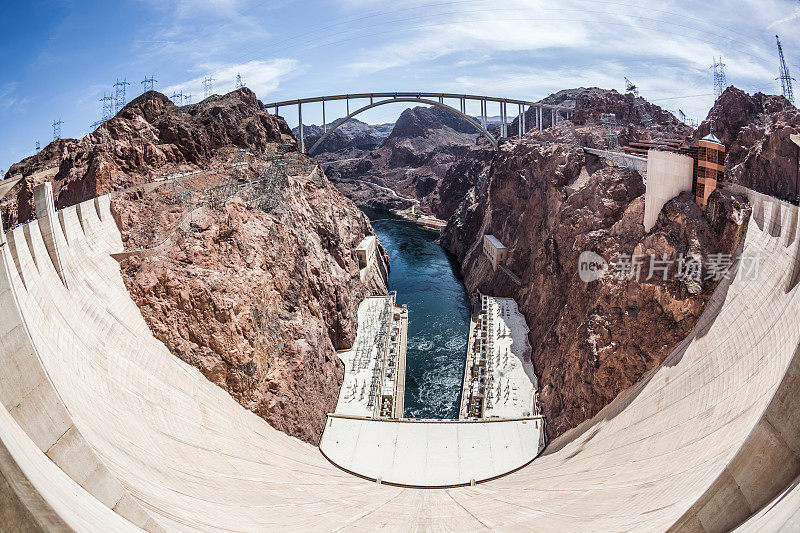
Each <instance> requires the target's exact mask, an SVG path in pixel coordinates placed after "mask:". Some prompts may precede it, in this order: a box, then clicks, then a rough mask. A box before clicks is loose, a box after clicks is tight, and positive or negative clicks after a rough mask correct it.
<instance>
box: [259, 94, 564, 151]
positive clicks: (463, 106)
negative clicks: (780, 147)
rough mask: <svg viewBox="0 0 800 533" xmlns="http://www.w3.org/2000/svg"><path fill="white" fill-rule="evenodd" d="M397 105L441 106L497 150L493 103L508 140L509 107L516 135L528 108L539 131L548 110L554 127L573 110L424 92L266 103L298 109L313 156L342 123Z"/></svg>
mask: <svg viewBox="0 0 800 533" xmlns="http://www.w3.org/2000/svg"><path fill="white" fill-rule="evenodd" d="M336 100H344V101H345V102H346V106H347V107H346V109H347V112H346V113H345V116H344V117H342V118H340V119H339V120H337V121H336V122H335V123H333V124H332V125H331V127H330V128H328V123H327V121H326V120H325V103H326V102H331V101H336ZM351 100H355V101H358V103H359V104H361V106H360V107H358V108H357V109H356V110H355V111H352V112H351V111H350V101H351ZM367 100H369V103H365V101H367ZM398 102H405V103H417V104H423V105H431V106H435V107H438V108H440V109H444V110H445V111H448V112H450V113H452V114H453V115H455V116H457V117H459V118H461V119H463V120H464V121H466V122H468V123H469V124H471V125H472V126H473V127H474V128H475V129H476V130H477V131H478V132H479V133H480V134H482V135H483V136H484V137H486V138H487V139H488V140H489V142H491V143H492V146H494V147H495V148H497V146H498V139H497V138H496V137H495V136H494V135H493V134H492V133H490V132H489V128H488V112H487V109H488V107H489V105H490V104H496V105H497V107H498V109H499V113H498V114H499V115H500V137H501V138H504V137H508V136H509V133H508V129H509V128H508V127H509V125H511V122H512V121H513V119H512V121H509V114H508V111H509V109H508V108H509V106H511V110H512V112H513V110H514V106H516V111H517V112H516V113H514V114H512V115H511V116H514V115H516V116H517V119H518V120H517V135H520V136H522V135H523V134H524V133H526V132H527V131H528V130H529V129H530V128H529V127H528V124H526V116H525V114H526V112H527V110H528V109H531V108H532V109H535V110H536V114H535V122H536V124H534V125H532V126H533V127H535V128H536V129H539V130H541V129H542V128H543V122H544V120H543V117H544V112H545V110H548V111H549V112H550V123H551V124H555V123H557V122H558V121H559V120H561V119H565V118H569V117H570V116H571V115H572V111H573V110H572V108H569V107H565V106H560V105H552V104H542V103H538V102H531V101H528V100H516V99H513V98H499V97H494V96H481V95H476V94H456V93H425V92H394V93H356V94H337V95H331V96H317V97H313V98H300V99H297V100H284V101H282V102H271V103H268V104H265V106H266V108H267V109H268V110H269V109H272V110H274V113H275V114H276V115H278V114H280V108H282V107H290V106H297V118H298V123H299V130H300V135H299V137H300V150H301V151H302V152H306V153H308V154H312V153H313V152H314V150H316V149H317V148H318V147H319V146H320V145H321V144H322V143H323V142H325V139H327V138H328V137H329V136H330V134H331V133H333V132H334V131H336V130H337V129H338V128H339V127H340V126H341V125H342V124H344V123H345V122H347V121H348V120H350V119H351V118H353V117H355V116H356V115H359V114H361V113H363V112H364V111H367V110H369V109H372V108H374V107H378V106H381V105H386V104H394V103H398ZM468 102H478V103H480V115H479V116H478V118H477V120H476V118H475V117H472V116H470V115H468V114H467V103H468ZM313 103H321V104H322V131H323V134H322V137H320V138H319V139H317V141H316V142H315V143H314V144H313V146H311V148H310V149H309V150H306V144H305V136H304V134H303V104H313ZM451 104H455V105H457V106H458V107H454V106H453V105H451Z"/></svg>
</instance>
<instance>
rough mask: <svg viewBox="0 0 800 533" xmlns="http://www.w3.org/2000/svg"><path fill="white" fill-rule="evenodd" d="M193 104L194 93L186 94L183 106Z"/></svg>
mask: <svg viewBox="0 0 800 533" xmlns="http://www.w3.org/2000/svg"><path fill="white" fill-rule="evenodd" d="M191 103H192V93H186V94H184V95H183V105H186V104H191Z"/></svg>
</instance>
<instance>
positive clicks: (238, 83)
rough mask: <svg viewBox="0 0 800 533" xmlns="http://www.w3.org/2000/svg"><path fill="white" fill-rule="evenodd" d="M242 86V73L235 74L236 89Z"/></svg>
mask: <svg viewBox="0 0 800 533" xmlns="http://www.w3.org/2000/svg"><path fill="white" fill-rule="evenodd" d="M242 87H244V82H243V81H242V75H241V74H238V73H237V74H236V89H237V90H239V89H241V88H242Z"/></svg>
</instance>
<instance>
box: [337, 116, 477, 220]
mask: <svg viewBox="0 0 800 533" xmlns="http://www.w3.org/2000/svg"><path fill="white" fill-rule="evenodd" d="M491 156H492V149H491V146H490V145H489V144H488V142H485V141H483V140H482V139H480V138H479V136H478V134H477V132H476V131H475V128H474V127H473V126H471V125H470V124H468V123H467V122H465V121H463V120H461V119H460V118H458V117H456V116H454V115H452V114H451V113H449V112H448V111H445V110H443V109H439V108H437V107H430V108H428V107H415V108H411V109H406V110H405V111H403V113H402V114H401V115H400V117H399V118H398V119H397V122H396V123H395V125H394V128H393V129H392V133H391V135H389V137H388V138H387V139H386V141H385V142H384V143H383V144H382V145H381V146H380V147H379V148H377V149H375V150H373V151H371V152H369V153H367V154H366V155H364V156H363V158H353V157H351V154H349V153H345V154H344V156H343V157H340V158H337V157H334V156H331V155H330V154H328V155H326V156H325V159H326V162H325V163H324V165H325V172H326V174H327V175H328V176H329V177H330V179H331V181H333V182H334V183H335V184H336V186H337V187H338V188H339V190H341V191H342V192H344V194H345V195H347V196H348V197H349V198H351V199H353V200H354V201H355V202H356V203H358V204H361V205H367V206H369V207H373V208H382V209H387V208H388V209H404V208H408V207H410V206H412V205H414V204H416V203H419V206H420V208H421V210H422V211H423V212H425V213H430V214H433V215H434V216H436V217H438V218H440V219H447V218H449V217H450V215H452V213H453V212H454V211H455V209H456V207H458V204H459V203H460V202H461V199H462V198H463V197H464V194H466V192H467V190H469V188H470V187H471V186H472V185H474V184H475V179H476V176H477V175H479V174H480V173H481V172H482V171H483V170H484V169H485V168H486V167H488V162H489V160H490V159H491ZM462 161H463V163H462Z"/></svg>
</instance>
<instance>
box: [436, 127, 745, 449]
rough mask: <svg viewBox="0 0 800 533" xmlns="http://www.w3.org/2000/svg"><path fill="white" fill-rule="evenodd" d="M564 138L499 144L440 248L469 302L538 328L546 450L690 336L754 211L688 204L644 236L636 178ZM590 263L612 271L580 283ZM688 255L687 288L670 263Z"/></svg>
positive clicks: (535, 136) (729, 204) (741, 205)
mask: <svg viewBox="0 0 800 533" xmlns="http://www.w3.org/2000/svg"><path fill="white" fill-rule="evenodd" d="M557 133H558V131H556V130H555V129H554V130H553V131H548V132H545V133H538V132H535V133H532V134H530V135H528V136H527V137H526V138H524V139H523V140H521V141H520V140H513V141H510V142H507V143H506V144H504V145H503V146H502V148H501V150H500V152H499V153H498V154H497V156H496V158H495V159H494V161H493V162H492V168H491V171H490V173H489V177H488V179H487V180H486V181H485V182H484V183H483V184H482V185H481V186H479V187H475V188H473V189H472V190H471V191H470V192H469V194H468V195H467V197H466V198H465V201H464V202H463V203H462V204H461V205H460V206H459V208H458V210H457V212H456V213H455V215H454V216H453V217H452V218H451V219H450V221H449V223H448V226H447V228H446V230H445V231H444V233H443V235H442V239H441V240H442V244H443V246H445V248H446V249H448V250H449V251H450V252H452V253H453V254H454V255H455V256H456V258H457V259H458V261H459V262H460V263H461V271H462V274H463V277H464V280H465V283H466V285H467V289H468V290H469V291H470V292H473V291H482V292H485V293H487V294H491V295H499V296H507V297H512V298H515V299H516V300H517V302H518V303H519V305H520V309H521V311H522V312H523V314H524V315H525V317H526V319H527V321H528V325H529V326H530V328H531V333H530V342H531V346H532V347H533V362H534V366H535V369H536V373H537V375H538V376H539V383H540V400H541V404H542V408H543V411H544V414H545V416H546V419H547V432H548V436H549V437H550V438H553V437H556V436H558V435H560V434H562V433H563V432H564V431H566V430H568V429H570V428H572V427H575V426H576V425H578V424H579V423H580V422H582V421H583V420H586V419H588V418H590V417H592V416H593V415H594V414H596V413H597V412H599V411H600V409H601V408H602V407H603V406H605V405H607V404H608V403H609V402H610V401H611V400H613V399H614V398H615V397H616V396H617V395H618V394H619V393H620V392H621V391H623V390H625V389H626V388H628V387H630V386H631V385H633V384H634V383H636V381H638V380H639V379H640V378H641V377H642V376H643V375H644V374H645V373H646V372H647V371H648V370H650V369H652V368H653V367H655V366H656V365H658V364H659V363H660V362H661V361H662V360H663V359H664V358H665V357H666V356H667V355H668V354H669V353H670V351H671V350H672V349H673V348H674V347H675V345H676V344H677V343H678V342H679V341H680V340H682V339H683V338H684V337H685V336H686V335H687V334H688V333H689V331H690V330H691V329H692V328H693V327H694V325H695V323H696V322H697V319H698V317H699V316H700V313H701V312H702V310H703V307H704V305H705V303H706V301H707V300H708V298H709V297H710V295H711V293H712V292H713V290H714V288H715V286H716V284H717V281H716V280H715V279H714V278H713V277H709V276H708V274H709V273H710V270H709V269H710V268H711V267H710V266H709V261H710V260H711V259H712V258H714V257H715V256H714V254H730V253H733V252H734V251H735V250H736V249H737V246H738V243H739V241H740V239H741V237H742V234H743V231H744V230H745V228H746V221H747V219H748V216H749V206H748V205H747V203H746V201H745V200H744V199H743V198H737V197H735V196H733V195H731V194H730V193H728V192H726V191H718V192H716V193H714V194H713V195H712V198H711V201H710V206H709V208H708V210H707V211H706V212H705V213H704V212H703V211H701V210H700V208H699V207H698V206H697V205H696V204H695V202H694V201H693V199H692V197H691V196H690V195H688V194H682V195H681V196H679V197H677V198H675V199H673V200H672V201H670V202H668V203H667V204H666V205H665V207H664V209H663V210H662V212H661V214H660V215H659V219H658V223H657V225H656V226H655V227H654V228H653V229H652V231H651V232H650V233H645V232H644V228H643V226H642V217H643V211H644V197H643V193H644V189H645V187H644V183H643V180H642V176H641V175H639V174H638V173H637V172H635V171H632V170H629V169H626V168H618V167H615V166H606V165H605V164H604V163H602V162H601V161H599V160H598V159H597V158H595V157H594V156H591V155H585V154H584V153H583V150H582V149H580V148H574V147H572V146H571V144H570V143H557V142H553V141H554V139H555V137H556V136H557V135H556V134H557ZM559 135H560V136H561V137H564V136H567V132H565V131H561V133H560V134H559ZM573 135H575V133H574V132H570V133H569V136H573ZM484 234H493V235H495V236H497V237H498V238H499V239H500V241H501V242H503V243H504V244H505V245H506V246H507V247H508V248H509V254H508V255H509V257H508V261H507V263H506V266H507V268H508V269H509V270H510V271H511V272H512V273H513V274H515V275H516V276H519V278H521V280H522V281H521V284H517V283H516V282H515V281H514V280H513V279H512V277H511V276H509V275H508V273H506V272H505V271H503V270H502V269H498V270H497V271H494V270H492V266H491V264H490V262H489V260H488V259H487V258H486V257H484V255H483V253H482V238H483V235H484ZM583 251H592V252H595V253H596V254H598V255H600V256H601V257H603V258H604V259H605V260H606V261H608V262H609V263H613V264H612V265H611V266H610V267H609V269H608V271H607V272H606V273H605V275H603V276H602V277H600V278H599V279H597V280H595V281H590V282H588V283H587V282H584V281H582V279H581V278H580V276H579V271H578V259H579V256H580V255H581V253H582V252H583ZM651 255H652V256H653V257H655V258H657V259H662V258H667V259H669V260H670V265H671V266H670V267H669V270H668V274H667V276H666V279H663V273H662V272H657V273H656V275H655V276H653V277H651V278H650V279H647V278H648V275H649V273H650V270H649V269H650V265H651V261H650V256H651ZM634 256H635V257H641V258H644V260H643V262H642V264H641V266H640V269H641V270H640V274H638V275H636V274H635V269H633V268H631V269H630V271H626V270H625V269H624V268H623V267H624V264H625V263H624V261H625V258H626V257H634ZM681 256H682V257H684V258H686V259H687V260H688V259H690V258H692V259H696V260H698V261H700V262H701V264H702V265H703V267H702V269H703V270H702V274H701V276H700V277H699V279H694V278H692V277H689V276H684V277H680V276H679V272H677V269H678V265H679V263H678V261H674V262H673V260H677V259H678V258H679V257H681ZM634 260H636V259H634ZM637 261H638V260H637ZM631 264H632V261H631Z"/></svg>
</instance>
